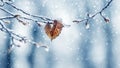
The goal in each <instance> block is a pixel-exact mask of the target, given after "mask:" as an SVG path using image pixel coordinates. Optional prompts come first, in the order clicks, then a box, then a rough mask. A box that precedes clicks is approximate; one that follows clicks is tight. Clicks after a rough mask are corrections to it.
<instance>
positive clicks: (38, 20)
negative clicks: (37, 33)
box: [0, 0, 113, 48]
mask: <svg viewBox="0 0 120 68" xmlns="http://www.w3.org/2000/svg"><path fill="white" fill-rule="evenodd" d="M112 1H113V0H110V1H109V2H108V3H107V4H106V5H105V6H104V7H103V8H102V9H101V10H100V11H98V12H97V13H95V14H94V15H92V16H90V15H89V14H87V18H85V19H82V20H73V21H72V22H74V23H80V22H86V23H85V25H86V26H87V28H89V24H88V21H89V20H90V19H93V18H94V17H95V16H97V15H98V14H100V16H101V17H102V18H103V19H104V21H105V22H107V23H108V22H109V19H107V18H106V17H105V16H104V15H103V14H102V12H103V11H104V10H105V9H107V8H108V6H109V5H110V4H111V3H112ZM0 2H2V4H1V5H0V10H1V11H3V12H5V13H6V14H8V15H9V16H6V17H0V26H1V27H0V30H1V31H3V32H5V33H7V34H8V35H9V37H10V39H11V45H15V46H17V47H19V46H20V45H16V43H15V42H14V40H17V41H20V42H24V43H31V44H33V45H36V46H41V47H45V48H47V46H46V45H41V43H37V42H34V41H32V40H29V39H27V38H26V37H23V36H20V35H19V34H16V33H14V32H13V31H12V30H11V29H9V28H7V27H6V26H5V25H4V23H10V22H9V21H6V20H13V19H15V20H17V21H18V22H19V23H22V24H23V25H27V24H29V22H28V21H32V22H34V23H35V24H37V25H38V26H39V27H40V26H41V24H42V23H45V24H46V26H45V32H46V34H47V35H48V36H49V38H51V40H52V39H54V38H56V37H57V36H58V35H59V34H60V32H61V30H62V27H64V26H70V25H65V24H63V23H62V24H61V22H60V21H58V20H54V19H51V18H48V17H43V16H37V15H33V14H30V13H28V12H25V11H24V10H22V9H20V8H18V7H16V6H15V5H14V4H13V2H12V0H8V1H4V0H0ZM4 5H6V6H8V7H12V8H13V9H14V10H17V11H20V12H22V13H23V14H25V15H27V16H28V17H24V16H22V15H20V14H14V13H12V12H10V11H9V10H7V9H6V8H5V7H4ZM51 25H52V26H51Z"/></svg>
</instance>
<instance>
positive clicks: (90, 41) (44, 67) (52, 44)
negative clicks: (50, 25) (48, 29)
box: [0, 0, 120, 68]
mask: <svg viewBox="0 0 120 68" xmlns="http://www.w3.org/2000/svg"><path fill="white" fill-rule="evenodd" d="M110 1H112V2H111V3H110V5H109V6H108V7H107V8H106V9H105V10H104V11H103V12H102V13H103V16H104V17H105V18H107V19H109V23H106V21H104V19H103V17H102V16H101V15H100V14H98V15H96V16H95V17H94V18H93V19H90V20H89V21H88V24H87V25H86V24H85V22H80V23H78V24H76V23H73V20H82V19H84V18H87V17H88V16H87V15H88V14H89V16H91V15H93V14H95V13H96V12H99V11H100V10H101V9H102V8H103V7H104V6H106V4H108V2H110ZM11 4H12V5H14V6H16V7H17V8H19V9H22V10H23V11H25V12H27V13H29V14H33V15H38V16H43V17H47V18H51V19H60V20H62V23H63V24H66V25H70V27H64V28H63V29H62V31H61V33H60V35H59V36H58V37H57V38H55V39H54V40H53V41H51V40H50V39H49V37H48V36H47V35H46V34H45V31H44V26H45V24H46V23H42V22H43V21H42V20H41V19H38V18H35V17H32V16H30V15H26V14H25V13H23V12H21V11H20V10H16V9H15V7H13V6H11ZM119 4H120V0H14V1H13V0H12V1H11V0H1V1H0V68H120V23H119V21H120V15H119V14H120V13H119V12H120V5H119ZM4 10H7V11H8V12H10V13H13V14H16V17H17V16H19V15H20V16H24V17H27V18H32V19H35V20H36V19H37V20H39V23H40V24H41V25H42V26H38V25H37V24H35V23H34V22H33V21H31V20H29V23H30V24H27V25H26V23H24V22H22V23H19V21H17V20H14V19H11V18H8V19H6V20H2V18H4V17H9V16H10V14H8V13H7V12H5V11H4ZM17 14H18V15H17ZM22 20H24V19H22ZM6 21H7V22H6ZM25 21H26V20H25ZM5 22H6V23H5ZM8 23H9V24H8ZM2 25H4V26H2ZM3 27H6V28H9V29H10V30H9V31H11V32H12V31H13V32H14V33H16V34H18V35H20V36H25V37H27V38H28V39H30V40H33V41H35V42H39V43H40V44H41V45H45V46H47V48H46V47H41V46H40V47H38V46H34V45H33V44H30V43H23V42H19V41H17V40H14V39H11V38H13V37H11V36H10V35H9V33H7V30H5V29H3ZM86 28H87V29H86ZM15 37H16V36H15ZM11 40H13V41H14V42H13V41H11ZM11 44H13V45H14V44H16V45H18V46H11ZM9 49H10V50H11V51H10V52H9V53H8V51H9Z"/></svg>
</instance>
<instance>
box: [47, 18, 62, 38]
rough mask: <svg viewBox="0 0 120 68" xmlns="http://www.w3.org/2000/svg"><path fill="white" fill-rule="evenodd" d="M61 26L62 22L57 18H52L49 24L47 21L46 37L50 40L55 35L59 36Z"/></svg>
mask: <svg viewBox="0 0 120 68" xmlns="http://www.w3.org/2000/svg"><path fill="white" fill-rule="evenodd" d="M62 28H63V24H62V23H61V22H60V21H58V20H54V22H53V24H49V23H47V24H46V26H45V32H46V34H47V35H48V37H49V38H50V39H51V40H53V39H55V38H56V37H57V36H59V34H60V33H61V30H62Z"/></svg>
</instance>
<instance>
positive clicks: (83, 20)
mask: <svg viewBox="0 0 120 68" xmlns="http://www.w3.org/2000/svg"><path fill="white" fill-rule="evenodd" d="M112 1H113V0H110V1H109V2H108V3H107V4H106V5H105V6H104V7H103V8H102V9H101V10H100V11H98V12H97V13H95V14H94V15H92V16H90V14H87V18H85V19H82V20H73V22H74V23H80V22H85V25H86V26H88V25H89V24H88V21H89V20H90V19H93V18H94V17H95V16H97V15H98V14H100V16H101V17H102V18H103V19H104V21H105V22H106V23H109V19H107V18H106V17H105V16H104V15H103V14H102V13H103V11H104V10H105V9H107V8H108V7H109V6H110V4H111V3H112Z"/></svg>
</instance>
